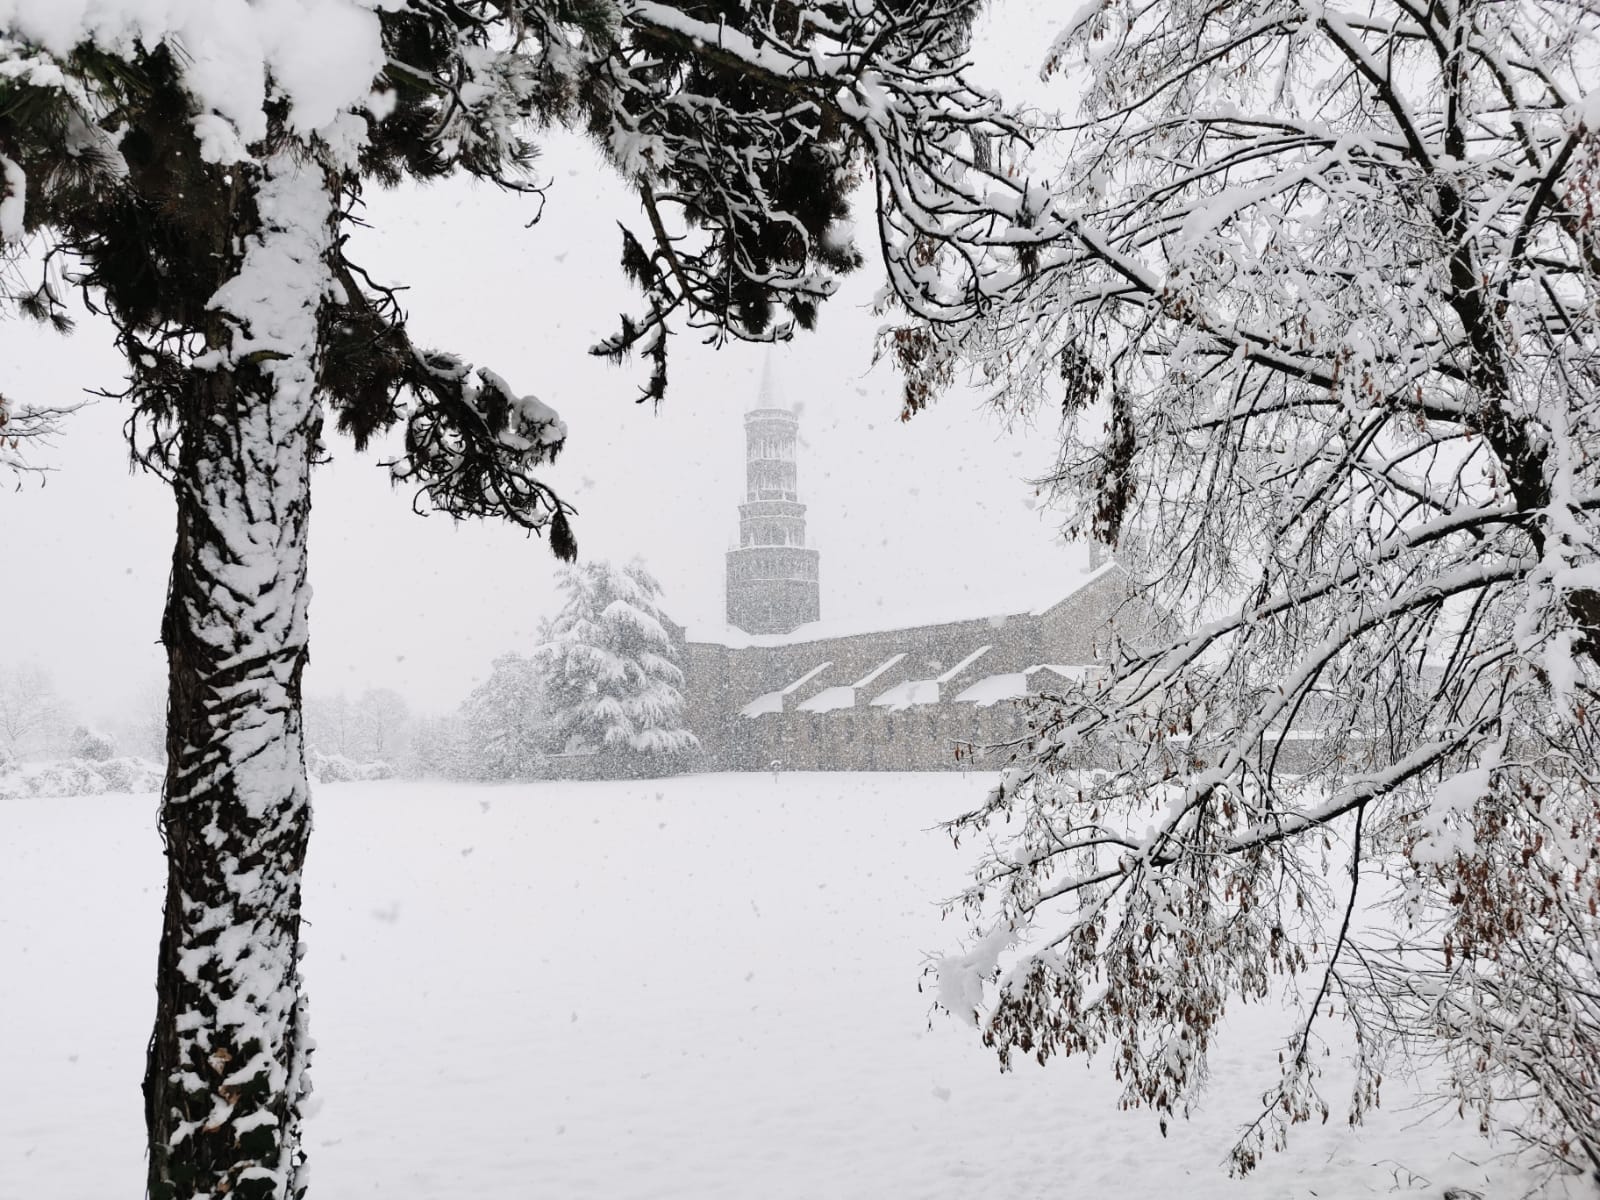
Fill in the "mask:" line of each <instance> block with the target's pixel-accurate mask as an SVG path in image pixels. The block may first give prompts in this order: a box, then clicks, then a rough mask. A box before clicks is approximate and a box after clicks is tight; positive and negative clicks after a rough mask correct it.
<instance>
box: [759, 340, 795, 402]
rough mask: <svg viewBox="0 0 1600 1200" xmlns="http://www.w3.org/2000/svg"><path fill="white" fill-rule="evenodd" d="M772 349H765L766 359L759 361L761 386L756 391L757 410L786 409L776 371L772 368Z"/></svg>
mask: <svg viewBox="0 0 1600 1200" xmlns="http://www.w3.org/2000/svg"><path fill="white" fill-rule="evenodd" d="M774 357H775V356H774V354H773V352H772V347H770V346H768V347H767V353H766V357H765V358H763V359H762V360H761V385H760V387H758V388H757V389H756V407H757V408H786V407H788V406H787V405H785V404H784V402H783V394H782V393H781V391H780V390H779V388H778V375H777V371H776V370H775V369H774V368H773V365H772V360H773V358H774Z"/></svg>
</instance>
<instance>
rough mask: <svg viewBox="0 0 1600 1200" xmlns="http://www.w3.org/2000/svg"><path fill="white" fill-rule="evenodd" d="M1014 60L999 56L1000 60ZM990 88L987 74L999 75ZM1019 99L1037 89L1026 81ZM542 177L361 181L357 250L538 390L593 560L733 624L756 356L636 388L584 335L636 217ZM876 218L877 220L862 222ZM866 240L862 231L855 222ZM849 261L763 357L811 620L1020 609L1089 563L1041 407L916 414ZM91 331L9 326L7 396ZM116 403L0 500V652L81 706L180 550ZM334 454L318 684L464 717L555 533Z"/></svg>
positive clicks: (528, 619) (159, 489) (575, 178)
mask: <svg viewBox="0 0 1600 1200" xmlns="http://www.w3.org/2000/svg"><path fill="white" fill-rule="evenodd" d="M1045 8H1047V6H1044V5H1032V4H1025V3H1019V4H1016V5H1011V6H1008V9H1007V11H1008V12H1009V13H1010V14H1011V18H1012V19H1009V20H1002V21H1000V22H999V24H998V27H996V28H993V29H991V31H990V36H989V37H988V38H986V44H987V45H988V46H990V47H991V49H990V51H989V62H990V63H1005V62H1007V61H1010V62H1015V61H1017V60H1016V59H1015V57H1011V58H1009V60H1008V58H1007V56H1006V55H1004V54H1000V53H997V52H995V51H994V50H993V49H992V47H993V46H994V45H996V44H999V45H1001V46H1002V47H1003V46H1004V45H1013V46H1014V45H1017V44H1019V42H1020V43H1021V44H1040V43H1037V42H1036V41H1035V40H1034V39H1033V36H1032V33H1033V32H1036V31H1030V30H1029V29H1028V28H1026V27H1025V26H1024V25H1023V24H1021V23H1019V21H1018V20H1017V19H1015V18H1017V16H1018V14H1019V13H1020V14H1022V15H1023V16H1026V17H1027V18H1028V19H1029V20H1028V21H1027V25H1029V26H1031V25H1036V24H1038V23H1039V21H1040V20H1042V19H1043V14H1042V13H1041V11H1040V10H1043V9H1045ZM1003 72H1004V68H1002V73H1003ZM995 82H1001V81H995ZM1017 82H1018V83H1019V85H1020V86H1019V89H1012V90H1027V91H1030V92H1033V91H1036V90H1037V89H1036V86H1034V85H1032V84H1031V80H1030V81H1022V80H1020V79H1019V80H1018V81H1017ZM540 169H541V173H542V174H544V175H545V176H547V177H548V178H550V179H551V180H552V181H553V183H554V187H553V189H552V191H551V194H550V197H549V202H548V204H547V206H546V209H545V216H544V219H543V220H542V221H541V222H540V223H539V224H538V225H536V226H534V227H533V228H531V229H525V228H524V227H523V226H524V223H525V222H526V221H527V220H528V219H529V217H530V216H531V210H530V203H529V201H528V200H527V199H526V198H523V197H518V196H510V195H505V194H502V193H500V192H498V191H496V190H494V189H492V188H488V187H484V186H479V185H473V184H468V183H465V182H455V183H450V184H446V185H440V186H435V187H432V188H429V189H416V188H408V189H404V190H401V191H399V192H395V193H389V194H382V195H374V196H373V197H372V198H371V207H370V209H369V212H368V214H367V215H368V218H369V220H370V221H371V223H372V225H373V227H374V228H373V229H372V230H371V231H368V232H364V233H363V234H362V235H361V236H360V237H359V238H358V239H357V240H356V242H355V245H354V253H355V257H356V258H357V259H358V261H360V262H362V264H363V265H364V266H366V267H367V268H368V270H369V271H371V272H372V274H373V275H374V277H375V278H378V279H381V280H385V281H390V282H403V283H405V284H407V285H408V286H409V287H410V291H408V292H407V293H406V297H405V302H406V305H407V308H408V310H409V311H410V313H411V316H412V330H413V334H414V336H416V337H417V338H418V340H419V341H422V342H423V343H425V344H430V345H434V346H437V347H439V348H441V349H449V350H452V351H454V352H456V353H459V354H461V355H463V356H464V357H466V358H468V359H469V360H471V361H473V362H475V363H477V364H480V365H486V366H490V367H493V368H494V369H495V370H496V371H498V372H499V373H500V374H502V375H504V376H505V377H506V378H507V380H508V381H509V382H510V383H511V385H512V386H513V387H515V388H517V389H518V390H519V391H524V392H530V391H531V392H534V393H536V394H538V395H539V396H540V397H541V398H543V399H544V400H546V401H547V402H549V403H551V404H553V405H554V406H555V407H556V408H557V409H558V410H559V411H560V412H561V414H562V415H563V417H565V418H566V421H567V423H568V426H569V429H570V436H569V440H568V443H567V449H566V451H565V453H564V454H563V455H562V458H561V460H560V461H559V462H558V463H557V464H555V466H554V467H553V468H552V469H551V470H550V471H549V473H548V479H549V481H550V482H551V484H552V485H553V486H554V487H555V488H556V490H557V491H558V493H560V494H561V495H563V496H565V497H566V498H567V499H568V500H570V501H571V502H572V503H573V504H575V505H576V506H577V508H578V509H579V515H578V518H577V520H576V522H575V528H576V532H577V536H578V542H579V547H580V552H581V553H582V554H583V555H585V556H596V557H607V558H627V557H630V556H632V555H635V554H639V555H642V556H643V557H644V559H645V561H646V563H647V564H648V566H649V567H650V569H651V570H652V571H654V572H655V574H656V575H657V576H658V577H659V578H660V579H661V580H662V583H663V585H664V587H665V589H666V592H667V599H668V606H669V611H670V612H671V613H672V615H673V616H674V617H675V618H676V619H677V620H679V621H681V622H684V623H702V622H707V621H718V620H720V619H721V616H722V602H723V601H722V555H723V552H724V551H725V550H727V549H728V548H729V546H730V545H731V544H732V539H733V536H734V534H735V531H736V522H737V514H736V511H735V506H736V504H737V502H738V498H739V494H740V491H741V489H742V484H743V473H744V465H743V430H742V425H741V414H742V413H743V411H744V410H745V409H746V408H747V407H750V406H751V405H752V403H753V402H754V400H755V396H756V389H757V383H758V380H759V377H760V373H761V367H762V362H763V358H764V356H765V354H766V353H767V351H765V350H763V349H760V348H755V347H746V346H737V345H736V346H732V347H730V348H727V349H723V350H713V349H710V348H707V347H704V346H702V345H700V344H698V343H697V341H696V339H695V336H694V335H693V334H692V333H689V332H685V333H684V334H683V335H681V336H679V337H676V338H674V339H673V344H672V364H671V365H672V375H671V385H670V388H669V393H668V398H667V401H666V403H665V404H664V405H662V407H661V409H660V411H659V412H653V411H651V409H650V408H649V407H640V406H638V405H636V404H634V403H633V396H634V395H635V394H637V387H638V384H639V383H641V382H642V381H643V379H644V371H643V369H642V368H641V367H640V366H639V364H637V363H629V364H627V365H624V366H623V367H621V368H615V367H612V366H610V365H609V364H607V363H606V362H605V361H604V360H601V359H596V358H592V357H590V356H589V355H588V353H587V349H588V347H589V346H590V345H591V344H592V343H593V342H594V341H596V340H597V339H598V338H599V337H601V336H602V335H604V334H606V333H609V332H610V331H611V330H612V329H613V328H614V326H615V322H616V315H617V314H618V313H619V312H621V311H623V310H629V311H634V310H635V309H636V308H637V296H636V294H634V293H633V292H632V291H631V290H630V289H629V288H628V287H627V286H626V285H625V284H624V283H623V282H622V278H621V272H620V269H619V268H618V267H617V265H616V264H617V259H618V254H619V241H618V233H617V227H616V222H617V221H618V220H619V219H621V220H627V221H629V222H630V223H633V224H637V221H636V210H635V208H634V206H633V204H632V203H631V201H630V198H629V196H628V193H627V192H626V190H625V189H623V188H622V187H621V186H620V185H619V184H617V183H616V182H615V180H614V179H613V178H612V177H611V176H610V174H609V173H608V171H607V170H606V168H604V167H603V165H602V164H601V163H600V162H599V160H598V158H597V156H595V155H594V153H593V152H592V151H591V150H590V149H589V148H588V147H587V146H586V145H584V144H583V143H581V142H580V141H577V140H576V139H570V138H565V137H558V138H556V139H554V140H552V141H550V142H547V143H546V150H545V154H544V157H543V158H542V160H541V166H540ZM861 216H862V217H864V218H867V219H870V213H864V214H861ZM866 232H867V233H868V235H869V236H868V237H867V238H865V239H863V240H864V242H866V243H870V241H871V237H870V229H869V230H867V231H866ZM877 285H878V279H877V277H876V275H875V274H874V273H873V272H872V271H871V270H870V269H863V270H862V271H861V272H858V273H857V274H856V275H855V276H854V277H852V278H851V279H850V280H849V282H848V283H847V285H846V287H845V288H844V289H843V290H842V291H841V293H840V294H839V295H838V296H836V297H834V299H833V300H832V301H830V302H829V303H828V304H827V305H825V306H824V308H823V313H822V318H821V321H820V323H819V329H818V331H817V332H816V333H815V334H813V335H809V336H807V335H801V336H800V337H799V338H798V339H797V340H796V341H795V342H793V343H790V344H788V345H786V346H781V347H778V348H777V349H776V350H774V351H772V352H771V353H772V354H773V365H774V371H775V374H776V377H777V380H778V383H779V387H780V389H781V391H782V392H783V394H784V396H785V398H786V399H787V401H788V402H789V403H790V404H792V405H794V406H796V407H797V408H799V409H800V413H801V438H802V441H801V462H800V486H801V494H802V498H803V499H804V500H806V501H807V502H808V504H809V506H810V508H809V512H808V517H809V533H810V540H811V544H812V545H813V546H815V547H817V548H818V549H819V550H820V551H821V554H822V612H823V616H824V617H825V618H830V619H832V618H847V619H848V618H853V617H860V618H863V619H865V618H877V617H879V615H880V614H881V612H882V610H883V609H890V610H891V611H893V610H904V611H906V613H907V614H908V618H914V616H915V613H916V612H917V611H918V610H920V609H922V608H925V607H926V606H927V601H928V600H929V599H930V598H936V599H937V600H938V601H939V602H940V604H939V606H940V607H941V608H948V607H950V606H951V605H952V604H955V605H959V606H962V607H964V604H962V603H961V602H963V601H964V600H966V599H968V598H970V600H971V601H972V606H973V611H974V613H978V612H984V611H990V610H998V609H1000V608H1004V607H1008V606H1010V605H1011V603H1012V602H1011V600H1010V599H1009V597H1012V596H1017V597H1022V598H1024V600H1025V601H1027V602H1031V599H1029V598H1032V597H1036V596H1038V595H1039V594H1040V593H1041V591H1042V590H1046V591H1047V590H1049V589H1051V588H1053V587H1054V586H1055V581H1057V580H1059V581H1060V584H1061V588H1062V590H1063V591H1065V590H1066V589H1067V587H1069V586H1070V585H1071V582H1072V579H1073V578H1074V577H1075V576H1076V574H1077V572H1078V571H1079V570H1081V564H1082V562H1083V555H1082V554H1081V552H1080V551H1079V550H1078V549H1077V548H1075V547H1065V546H1063V545H1062V544H1061V542H1060V539H1059V538H1058V537H1057V536H1056V533H1055V522H1054V520H1053V519H1052V518H1051V517H1050V516H1049V515H1048V514H1041V512H1040V511H1039V510H1038V509H1037V508H1036V507H1035V504H1036V501H1035V498H1034V495H1033V489H1032V488H1031V487H1029V486H1028V485H1027V484H1026V483H1025V480H1026V479H1027V478H1029V477H1031V476H1034V475H1037V474H1039V473H1040V472H1042V471H1043V470H1045V469H1046V468H1047V467H1048V466H1049V463H1050V459H1051V451H1052V446H1053V438H1052V437H1051V436H1050V434H1051V433H1052V431H1053V419H1052V417H1051V415H1050V414H1048V413H1047V414H1043V415H1042V416H1041V419H1040V424H1039V426H1038V427H1036V428H1032V429H1011V430H1008V429H1006V428H1005V427H1004V426H1003V425H1002V423H1001V422H1000V421H999V419H998V418H997V417H996V416H995V415H994V414H992V413H990V412H988V411H987V410H984V409H983V408H982V407H981V406H980V404H979V403H978V401H977V399H976V398H975V397H974V396H973V395H971V394H963V393H952V394H950V395H949V396H947V397H946V398H945V399H944V400H943V401H942V402H941V403H939V404H938V405H937V406H936V407H935V408H933V409H932V410H930V411H927V412H924V413H922V414H921V415H919V416H918V417H917V418H916V419H915V420H913V421H911V422H909V423H902V422H901V421H900V420H899V419H898V417H899V411H900V402H899V398H898V394H899V393H898V387H899V381H898V377H897V376H896V375H895V374H894V372H893V371H892V370H891V369H890V368H889V367H888V366H887V365H881V366H879V367H877V368H873V367H871V355H872V344H873V336H874V333H875V332H876V330H877V329H878V327H879V325H880V323H881V319H880V318H878V317H876V316H874V315H873V314H872V313H871V311H870V307H869V306H870V300H871V296H872V294H873V292H874V291H875V290H876V288H877ZM121 377H122V376H121V369H120V366H119V363H118V360H117V356H116V355H115V353H114V352H113V351H112V350H111V348H110V337H109V334H108V331H107V328H106V326H105V325H104V324H103V323H101V322H98V321H95V320H92V319H89V318H87V317H85V318H84V319H83V320H82V322H81V324H80V326H79V329H78V332H77V333H76V334H74V335H73V336H71V337H68V338H63V337H60V336H58V335H55V334H53V333H49V332H46V331H44V330H42V329H39V328H37V327H35V326H33V325H31V324H30V323H27V322H23V321H18V320H6V319H0V391H3V392H4V393H5V394H7V395H8V396H11V397H13V398H14V399H16V400H19V401H24V402H33V403H63V402H73V401H75V400H78V399H81V398H83V393H84V390H85V389H88V388H94V387H106V388H113V389H114V388H115V387H117V386H118V385H119V382H120V380H121ZM125 416H126V410H125V408H124V407H123V406H121V405H119V404H117V403H115V402H111V401H100V402H97V403H95V404H93V405H91V406H90V407H88V408H86V409H84V410H83V411H82V412H81V413H79V414H78V415H76V416H75V417H73V418H72V420H71V421H70V423H69V425H68V427H67V430H66V433H65V435H64V436H63V437H62V438H61V439H60V440H59V441H58V442H57V444H56V445H55V446H54V447H53V448H52V449H51V450H50V451H49V452H48V461H49V462H50V464H51V465H52V466H53V467H54V468H55V470H54V471H53V473H52V474H51V475H50V476H49V477H48V482H47V483H46V485H45V486H43V487H40V486H39V485H38V484H37V483H33V482H25V483H24V484H23V485H22V487H21V488H20V490H18V491H15V492H9V491H8V492H4V493H0V530H3V534H0V586H3V592H0V595H3V600H0V614H3V628H4V634H3V640H0V664H3V663H5V662H7V661H17V660H23V659H33V660H37V661H39V662H40V663H42V664H44V665H46V666H47V667H49V668H50V669H51V670H52V671H53V673H54V674H55V676H56V680H57V683H58V686H59V687H60V688H61V689H62V691H63V692H65V693H66V694H67V695H68V696H69V697H70V698H71V699H73V700H74V701H75V702H76V703H77V704H78V705H79V706H80V708H81V709H82V710H83V711H85V713H86V714H87V715H89V716H90V717H92V718H99V717H105V716H110V715H113V714H114V713H115V711H116V710H117V709H119V708H121V707H122V706H123V705H125V704H126V703H128V702H129V701H131V700H133V699H134V698H135V697H136V696H138V695H139V694H141V693H145V692H148V691H150V690H152V689H154V688H158V687H160V686H161V682H162V677H163V671H164V660H163V657H162V652H161V647H160V646H159V644H158V643H157V640H156V639H157V635H158V629H159V621H160V614H161V605H162V598H163V589H164V586H165V582H166V573H167V565H168V561H169V559H170V556H171V537H172V513H171V503H170V500H169V499H168V497H167V495H166V491H165V488H164V486H163V485H162V484H161V483H160V481H159V480H156V479H154V478H153V477H150V476H147V475H144V474H131V473H130V472H129V470H128V468H127V455H126V450H125V447H124V443H123V441H122V435H121V424H122V421H123V420H124V419H125ZM329 443H330V447H331V449H332V453H333V459H334V461H333V462H332V463H331V464H330V465H328V466H326V467H324V468H323V469H322V470H320V471H319V472H318V473H317V475H316V477H315V479H314V483H313V487H314V501H313V504H314V508H313V517H312V533H311V537H312V544H311V568H310V571H311V581H312V587H313V589H314V592H315V595H314V598H313V601H312V606H311V625H312V633H311V637H312V642H311V645H312V665H311V668H310V671H309V672H308V676H307V689H308V691H310V692H312V693H319V692H329V691H335V690H339V689H341V688H342V689H346V690H359V689H361V688H363V687H367V686H388V687H394V688H397V689H399V690H400V691H401V692H402V693H404V694H405V695H406V696H407V698H408V699H409V700H410V701H411V702H412V704H413V706H414V707H416V708H417V709H419V710H422V711H445V710H448V709H451V708H453V707H454V706H455V704H456V703H457V702H458V701H459V700H460V699H461V698H462V696H464V695H465V693H466V692H467V690H468V689H469V688H470V687H471V686H472V683H473V682H474V681H475V680H476V679H479V678H481V677H482V676H483V674H484V673H485V672H486V670H487V668H488V665H489V662H490V660H491V659H493V657H494V656H495V655H496V654H499V653H502V652H504V651H506V650H509V649H523V650H526V649H527V648H528V646H529V644H530V641H531V637H532V633H533V629H534V627H535V623H536V621H537V619H538V617H539V616H540V615H541V614H545V613H550V612H553V611H554V608H555V605H556V597H555V592H554V587H553V577H554V571H555V567H556V563H555V560H554V558H553V557H552V556H551V555H550V553H549V551H548V549H547V548H546V546H545V544H544V542H542V541H538V540H534V541H530V540H528V539H527V538H526V537H525V536H523V535H522V534H521V533H520V532H518V531H517V530H515V529H512V528H509V527H501V526H496V525H493V524H483V523H471V524H461V525H456V524H453V523H452V522H451V521H450V520H449V519H448V518H445V517H442V516H433V517H429V518H427V519H422V518H419V517H417V516H415V515H414V514H413V513H412V512H411V508H410V495H409V493H406V492H397V491H395V490H393V489H392V488H391V487H390V486H389V484H388V481H387V477H386V473H385V472H384V471H383V470H382V468H380V467H379V466H378V465H377V461H378V459H380V458H382V457H383V454H382V448H381V447H379V448H378V452H376V453H374V452H370V451H369V453H368V454H366V455H357V454H356V453H355V451H354V449H353V447H352V446H350V444H349V443H348V442H347V441H345V440H344V439H342V438H340V437H338V436H337V435H330V437H329Z"/></svg>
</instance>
